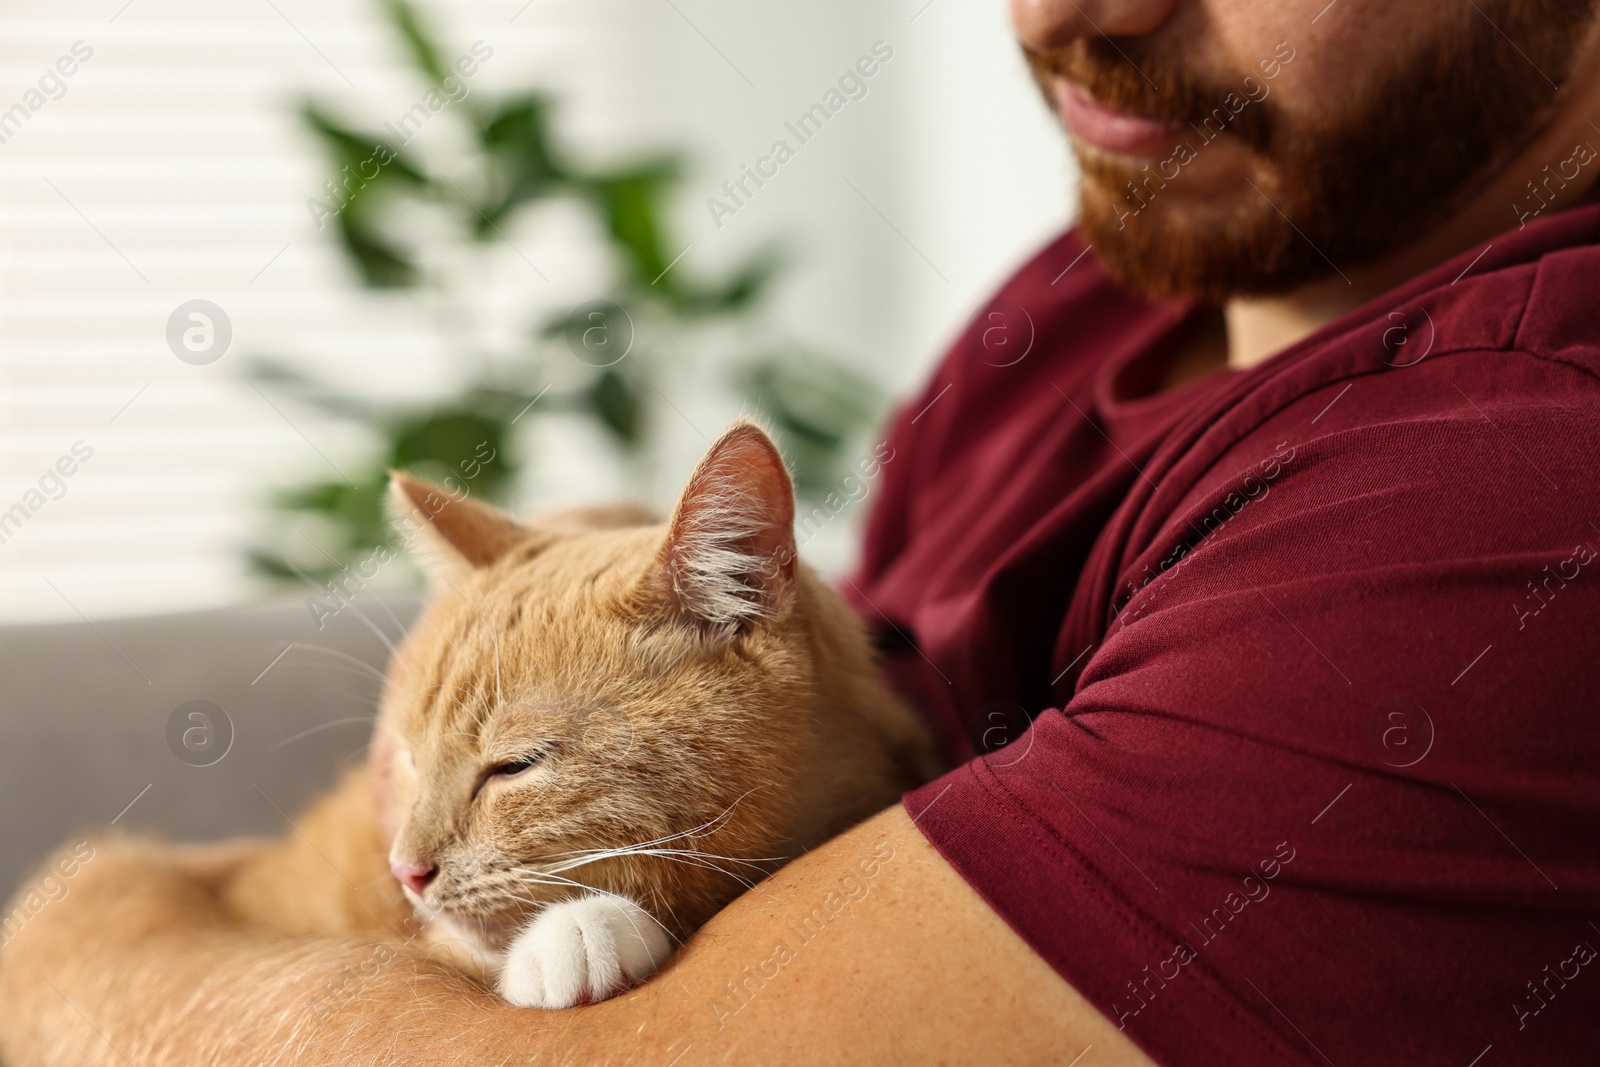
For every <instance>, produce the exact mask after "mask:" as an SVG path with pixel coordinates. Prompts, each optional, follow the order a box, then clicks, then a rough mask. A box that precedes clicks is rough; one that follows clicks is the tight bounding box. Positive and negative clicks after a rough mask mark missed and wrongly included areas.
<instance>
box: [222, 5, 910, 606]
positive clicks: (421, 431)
mask: <svg viewBox="0 0 1600 1067" xmlns="http://www.w3.org/2000/svg"><path fill="white" fill-rule="evenodd" d="M379 3H380V6H381V8H382V10H383V13H384V16H385V18H386V20H387V22H388V24H389V25H390V27H391V28H392V29H393V31H394V32H395V33H396V35H397V37H398V39H399V41H400V42H401V43H402V44H403V46H404V53H405V55H406V56H407V57H408V59H409V62H410V64H411V66H412V67H413V68H414V69H415V71H416V73H417V74H418V75H419V76H420V78H421V79H422V80H423V81H424V82H425V83H426V85H427V86H428V94H429V95H427V96H425V97H424V98H423V101H422V102H421V103H419V104H418V105H416V106H414V107H413V108H412V109H411V112H408V113H407V114H415V115H417V120H416V121H417V122H418V123H419V124H420V122H421V121H424V120H426V121H444V122H448V123H451V124H454V125H455V126H456V127H457V132H458V133H459V135H461V136H463V137H464V138H465V139H466V141H467V143H468V144H470V145H471V146H472V150H471V151H470V152H468V153H467V154H466V155H465V156H464V157H462V158H460V159H458V160H455V161H453V162H452V165H451V167H450V168H449V171H448V172H447V171H446V170H445V169H444V168H442V167H440V166H438V165H436V164H433V163H430V161H429V160H428V159H427V158H426V157H425V156H424V155H423V154H422V153H420V152H418V151H416V150H415V149H414V148H413V147H411V146H410V145H409V143H408V142H409V140H410V137H411V136H412V135H413V134H414V132H415V131H414V130H413V129H412V128H410V127H409V126H408V125H407V124H406V123H405V122H404V121H403V120H402V122H401V123H400V125H399V126H397V125H396V124H395V123H392V122H391V123H388V124H385V125H384V126H383V128H382V129H380V130H377V131H374V130H372V129H366V128H357V127H355V126H352V125H350V124H348V123H347V122H345V121H343V120H342V119H341V118H339V117H338V116H337V113H336V112H335V111H334V110H333V108H332V107H330V106H329V105H328V104H326V103H325V102H322V101H316V100H312V101H308V102H306V103H304V104H303V105H302V107H301V111H300V118H301V120H302V121H303V123H304V126H305V128H306V129H307V130H308V131H309V132H310V134H311V135H312V136H313V137H314V138H315V139H316V140H317V141H318V142H319V143H320V144H321V146H322V148H323V150H324V151H325V153H326V155H327V157H328V159H329V163H330V169H331V174H330V177H329V178H328V180H327V181H326V182H325V183H324V184H323V187H322V189H321V191H320V193H321V195H319V196H317V197H313V198H311V200H309V201H308V207H309V208H310V210H311V213H312V216H313V218H314V219H315V220H316V221H317V222H318V225H319V226H323V227H326V228H328V229H331V231H332V233H333V235H334V237H335V238H336V239H337V241H338V245H339V247H340V249H341V250H342V252H343V255H344V257H345V258H346V259H347V260H348V262H349V263H350V265H351V267H352V268H353V271H354V274H355V276H356V277H357V278H358V279H359V281H360V283H361V285H363V286H364V287H366V288H368V289H371V290H390V291H393V290H403V291H404V290H409V291H414V292H416V293H417V294H418V295H419V298H426V299H429V300H431V301H433V302H434V303H436V304H438V305H440V306H448V305H449V304H450V303H451V301H453V300H458V299H460V298H461V297H462V293H461V289H462V286H461V284H460V278H459V277H458V274H459V273H460V269H461V268H460V264H461V258H460V257H458V258H457V259H456V260H454V261H452V263H451V264H449V265H446V266H440V265H438V264H434V263H430V262H428V259H427V256H426V254H425V251H424V250H423V249H422V248H420V247H419V245H418V244H417V243H415V242H414V241H412V240H411V239H409V237H408V234H409V233H410V232H412V231H414V230H415V229H416V221H417V219H418V218H419V217H422V218H425V219H427V220H428V223H429V226H430V228H431V230H432V232H434V233H445V234H448V235H449V237H450V238H451V239H452V240H454V241H455V242H456V245H457V247H459V248H461V249H463V250H464V252H463V255H464V256H465V257H466V259H467V260H469V261H470V260H471V259H472V258H473V257H477V258H478V259H479V260H480V261H481V260H484V259H486V258H487V257H488V256H489V255H490V253H491V251H492V250H494V249H495V246H496V245H497V244H498V243H499V242H505V243H506V244H508V245H509V244H510V238H509V237H508V236H507V230H508V228H509V227H510V226H511V225H512V222H513V220H515V219H516V218H517V217H518V215H519V214H520V213H522V212H524V211H528V210H531V209H533V208H536V207H538V206H539V205H543V204H549V203H551V202H554V201H557V200H564V201H567V202H569V203H573V204H577V205H579V206H580V207H581V209H582V210H583V211H585V212H587V213H589V214H590V215H591V217H592V218H593V219H594V221H595V222H596V224H597V225H596V226H595V227H594V229H595V230H596V232H598V233H600V234H602V235H603V237H602V238H601V239H602V240H603V241H604V243H605V245H606V252H607V254H608V256H609V257H610V259H611V260H612V262H613V263H614V265H615V269H614V271H613V272H612V273H613V278H614V281H613V283H612V285H611V287H610V289H609V291H607V292H605V293H604V294H602V295H601V296H599V297H597V298H596V299H593V300H590V301H587V302H585V303H582V304H579V305H577V306H574V307H570V308H566V309H564V310H562V311H560V312H558V313H556V314H553V315H551V314H547V315H545V316H544V317H543V318H541V319H539V320H537V321H531V322H528V323H527V324H526V325H525V328H524V329H523V330H522V331H521V335H520V340H519V342H518V343H517V344H516V345H515V346H514V347H513V350H511V351H503V352H498V353H496V354H495V357H496V358H494V359H491V360H486V361H484V366H483V367H482V368H481V370H479V371H476V372H475V373H474V375H473V376H472V380H471V381H470V382H469V383H468V384H466V385H465V386H464V387H462V388H461V389H459V390H457V391H455V392H453V393H451V394H449V395H446V396H441V397H438V398H436V399H433V400H431V401H430V402H428V403H421V404H418V403H393V402H380V401H377V400H374V399H372V398H370V397H364V396H361V395H357V394H354V393H352V392H351V391H349V390H343V389H340V388H338V387H336V386H333V385H331V384H329V383H327V382H324V381H321V380H319V379H317V378H315V377H312V376H308V375H306V374H304V373H302V372H299V371H297V370H295V369H293V368H292V367H291V366H290V365H289V364H288V363H287V362H286V361H283V360H280V359H271V358H264V357H262V358H257V359H255V360H254V361H253V362H252V365H251V371H250V373H251V375H252V378H253V379H254V383H255V384H256V385H257V387H258V388H264V389H266V390H269V391H272V392H274V393H277V394H279V395H284V396H287V397H288V398H289V399H290V400H291V401H292V402H295V403H299V404H303V405H309V406H310V407H313V408H315V409H317V410H319V411H321V412H322V413H323V414H325V415H327V416H331V417H334V418H337V419H340V420H345V421H348V422H350V423H353V424H356V425H358V426H360V427H361V428H363V429H364V431H365V436H366V438H367V439H368V440H369V441H370V442H371V447H370V449H369V451H368V454H367V455H366V456H364V457H363V458H362V459H361V461H360V464H359V466H356V467H351V466H348V465H347V466H345V467H343V468H341V473H340V476H338V477H331V478H326V479H319V480H314V481H310V482H307V483H305V484H301V485H298V486H295V487H292V488H290V489H288V490H285V491H283V492H281V493H279V494H278V495H277V496H276V498H275V499H274V501H273V503H274V507H275V510H276V512H277V513H278V515H279V517H280V519H281V520H282V521H280V522H279V523H278V524H277V525H276V526H275V527H274V528H273V530H272V538H273V539H272V540H271V541H270V543H266V544H261V545H257V546H255V547H252V548H251V549H249V559H250V563H251V565H252V568H253V569H254V570H255V571H256V572H257V573H259V574H263V575H266V576H269V577H272V578H274V579H281V580H289V581H300V580H311V581H313V582H317V583H329V582H332V581H334V580H336V579H338V578H339V577H340V576H341V575H343V574H348V572H349V571H350V569H351V568H352V567H353V566H356V565H357V564H358V563H361V564H364V563H368V562H370V560H371V558H372V555H373V552H374V551H375V550H377V549H380V548H381V547H382V546H386V545H391V544H392V539H393V533H392V531H391V530H390V528H389V526H388V524H387V522H386V521H385V515H384V508H383V494H384V489H385V485H386V483H387V476H386V472H387V471H388V470H389V469H391V468H405V469H408V470H412V471H415V472H417V473H419V474H421V475H423V476H426V477H431V478H433V479H435V480H438V481H441V482H444V483H445V484H447V485H450V484H462V483H466V482H470V486H465V485H463V491H470V492H472V493H477V494H481V495H483V496H484V497H486V498H488V499H490V500H502V501H503V500H504V499H505V498H506V497H507V496H508V495H509V493H510V492H511V491H512V490H513V489H514V488H515V486H516V485H517V483H518V480H519V477H520V475H522V474H523V472H524V471H525V470H526V469H527V468H528V467H529V466H530V465H531V464H534V463H536V462H538V461H539V460H540V459H541V457H538V456H530V455H528V454H527V451H528V449H527V446H526V434H525V433H523V432H522V431H524V430H525V429H526V428H527V426H526V424H524V423H522V420H523V419H524V418H527V419H528V420H529V421H530V422H531V421H532V420H535V419H539V418H545V417H548V416H549V415H551V414H552V413H556V412H563V413H567V414H569V415H570V414H577V415H579V416H580V417H582V418H584V419H587V420H590V421H592V422H593V423H594V424H595V425H597V426H598V427H600V428H602V430H603V433H604V436H605V438H606V439H607V440H609V441H610V442H611V443H612V445H613V446H614V448H615V449H616V451H617V453H618V454H619V455H620V456H621V457H622V458H623V460H624V462H626V463H634V464H643V463H645V462H647V461H648V459H649V456H650V453H651V448H652V444H653V442H654V439H655V438H654V433H653V430H654V428H655V427H656V425H657V420H658V417H659V414H660V412H659V409H660V408H661V407H662V405H663V402H664V401H665V396H664V394H662V393H661V392H660V390H659V388H657V387H656V386H655V377H656V376H657V375H659V374H661V373H663V371H664V369H665V368H666V367H668V366H669V365H670V364H671V362H672V360H673V358H674V357H673V352H674V350H675V349H681V348H682V347H683V346H684V345H685V344H688V343H691V342H690V339H691V338H692V337H693V336H694V335H695V332H696V331H703V330H706V329H724V331H725V332H726V331H728V330H731V331H733V332H735V333H737V334H738V335H740V336H741V337H745V338H748V339H749V340H748V344H749V351H748V352H747V353H745V354H742V355H741V356H740V357H738V358H737V359H734V360H731V361H726V362H725V364H724V365H723V366H721V367H719V368H718V372H719V373H720V375H721V376H722V378H723V380H724V384H725V385H728V386H731V387H733V388H735V389H737V390H738V391H740V392H742V393H743V394H744V395H745V396H746V397H747V398H748V402H749V406H750V407H752V408H753V409H754V410H757V411H759V412H760V413H761V414H762V415H763V416H764V417H765V418H766V419H767V421H768V422H769V423H771V425H772V426H773V428H774V429H775V430H776V432H777V433H778V435H779V437H780V439H781V441H782V442H783V445H784V448H785V451H786V453H787V454H788V456H789V459H790V461H791V463H792V464H793V466H794V468H795V476H796V487H797V490H798V492H799V494H800V496H801V498H802V500H805V499H808V498H820V497H821V496H822V495H823V494H824V493H826V492H827V490H828V489H829V488H830V486H831V485H832V483H833V481H834V479H835V478H836V476H837V473H838V471H839V470H840V469H841V467H842V466H843V464H844V460H845V456H846V454H847V452H848V451H849V449H850V448H851V446H852V444H853V443H854V442H855V441H856V440H857V438H858V437H859V435H860V434H861V433H862V431H863V430H865V428H867V427H868V426H870V425H871V423H872V422H873V421H874V420H875V419H876V418H877V416H878V414H879V412H880V410H881V407H882V397H881V396H880V395H879V393H878V391H877V389H876V388H875V387H874V386H873V385H872V383H871V382H869V381H868V380H866V379H864V378H863V377H861V376H860V375H858V374H855V373H854V372H852V371H850V370H849V369H847V368H846V367H844V366H843V365H842V364H841V363H839V362H838V361H836V360H833V359H830V358H827V357H825V356H822V355H819V354H816V353H813V352H809V351H807V350H806V349H804V347H803V346H801V345H799V344H797V343H796V342H794V341H793V340H792V339H789V338H787V337H783V336H781V335H775V334H774V332H773V331H771V330H770V329H767V328H765V326H764V324H763V317H762V314H761V312H762V310H763V305H764V304H765V302H766V300H767V298H768V295H769V293H770V292H771V290H772V287H773V283H774V281H775V279H777V278H778V277H779V275H780V274H781V272H782V270H783V267H784V263H783V260H782V257H781V256H779V255H778V254H777V253H776V252H774V251H771V250H768V251H765V252H761V253H759V254H756V255H754V256H752V257H750V258H748V259H747V260H746V261H744V262H743V263H741V264H738V265H737V266H736V267H735V268H734V269H732V270H731V271H730V272H729V273H727V275H726V276H724V277H721V278H716V279H705V278H701V277H698V276H697V275H696V274H695V273H694V272H693V271H692V270H691V269H690V268H689V267H688V266H686V265H685V264H683V263H681V262H679V261H678V258H681V254H680V253H678V252H677V251H676V250H677V249H679V248H681V247H683V245H682V243H681V242H679V241H678V240H676V239H674V238H673V237H672V235H671V234H670V232H669V227H668V223H667V216H666V208H667V206H668V205H669V204H670V203H671V201H672V198H673V196H674V193H675V191H676V186H677V183H678V180H679V176H680V173H681V164H680V162H679V160H678V159H677V158H676V157H674V156H666V157H654V158H646V159H641V160H637V161H632V162H628V163H625V164H623V165H620V166H613V167H601V168H594V167H586V166H583V165H581V164H579V163H577V162H574V161H573V160H572V159H570V158H568V156H567V155H566V154H565V153H564V152H563V151H562V150H561V149H560V148H559V146H558V145H557V144H556V142H555V141H554V139H553V137H552V116H553V114H554V112H555V109H556V101H555V100H554V99H553V97H552V96H551V95H550V94H548V93H545V92H540V91H536V90H530V91H525V92H518V93H512V94H509V95H502V96H500V97H498V98H487V97H486V94H485V93H482V92H468V91H466V89H465V86H464V79H466V78H467V77H469V76H470V75H469V71H471V70H472V68H473V66H474V56H477V57H479V58H482V53H483V51H484V50H485V49H484V46H482V42H479V44H478V45H475V46H474V49H473V50H472V51H469V52H466V53H463V55H462V57H461V58H459V59H457V60H456V61H454V62H447V61H446V59H445V53H444V51H443V50H442V49H441V48H440V46H439V45H438V43H437V42H436V39H435V38H434V36H433V35H432V33H431V32H430V31H429V30H428V29H427V28H426V27H425V25H424V23H423V21H422V19H421V18H420V17H419V15H418V13H417V11H416V10H415V9H414V8H413V7H412V6H411V5H410V4H409V3H407V2H406V0H379ZM435 115H437V116H438V118H437V119H435V118H434V117H433V116H435ZM518 255H519V256H520V255H521V252H520V250H519V251H518ZM675 256H677V257H678V258H674V257H675ZM523 258H524V259H526V258H527V257H525V256H524V257H523ZM529 265H530V266H531V265H532V264H531V261H530V262H529ZM534 269H535V270H537V268H534ZM464 318H465V316H462V315H460V314H457V315H454V316H452V315H449V314H446V315H443V316H441V322H443V323H444V324H445V325H444V326H443V327H441V328H442V329H443V330H444V332H445V333H446V334H447V335H450V334H452V333H454V334H455V335H456V336H451V337H447V342H448V343H449V344H450V345H451V346H453V347H455V348H459V349H460V350H461V351H462V352H463V357H464V358H466V356H467V353H468V351H469V350H470V349H472V347H473V344H474V342H473V340H472V338H470V337H469V336H468V334H469V332H470V331H468V330H466V329H464V328H459V327H453V326H451V325H450V323H452V322H455V323H458V324H459V323H460V322H461V321H462V320H463V319H464ZM558 362H559V366H557V365H556V364H557V363H558ZM306 518H312V519H314V520H315V526H316V528H317V530H318V531H319V534H318V537H317V539H316V541H315V542H314V543H313V542H311V541H310V539H309V538H307V537H304V536H295V535H294V533H293V531H294V530H295V529H296V528H297V527H298V525H299V522H300V521H301V520H304V519H306Z"/></svg>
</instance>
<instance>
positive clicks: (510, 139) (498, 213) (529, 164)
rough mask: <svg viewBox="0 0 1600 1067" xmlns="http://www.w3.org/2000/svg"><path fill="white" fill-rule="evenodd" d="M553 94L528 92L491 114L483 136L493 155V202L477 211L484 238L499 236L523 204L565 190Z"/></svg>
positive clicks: (478, 233) (485, 121) (487, 152)
mask: <svg viewBox="0 0 1600 1067" xmlns="http://www.w3.org/2000/svg"><path fill="white" fill-rule="evenodd" d="M550 108H551V101H550V98H549V97H547V96H546V95H545V94H543V93H524V94H522V95H519V96H514V97H511V98H510V99H508V100H504V101H501V102H500V103H499V104H497V105H494V106H493V108H492V110H489V111H488V112H486V113H485V115H484V118H483V120H482V125H481V127H480V131H479V140H480V142H481V143H482V145H483V150H484V155H485V156H486V157H487V160H488V170H489V173H488V175H487V177H488V185H489V187H490V189H491V193H490V196H489V198H488V202H487V203H485V204H482V205H479V206H480V207H481V208H482V214H477V213H474V218H473V220H472V222H473V227H474V233H475V235H476V236H477V237H478V239H479V240H488V239H490V238H491V237H497V236H499V234H498V231H497V230H496V229H495V227H496V226H497V225H498V224H499V223H500V222H501V221H502V220H504V219H505V218H506V217H507V216H508V215H510V214H511V213H512V212H514V211H515V210H516V209H517V208H519V207H521V206H522V205H523V204H526V203H528V202H529V201H531V200H536V199H538V198H540V197H544V196H549V195H552V194H554V193H556V192H558V191H560V190H561V189H562V187H563V183H564V182H565V181H566V178H567V174H566V170H565V168H564V167H563V166H562V165H561V163H560V162H559V161H558V159H557V157H556V153H555V151H554V149H553V148H552V147H551V144H550V127H549V111H550Z"/></svg>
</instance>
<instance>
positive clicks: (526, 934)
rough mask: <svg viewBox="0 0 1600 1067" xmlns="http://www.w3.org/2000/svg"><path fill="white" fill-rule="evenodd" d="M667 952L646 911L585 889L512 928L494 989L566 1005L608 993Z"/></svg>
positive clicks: (525, 1000) (535, 1002)
mask: <svg viewBox="0 0 1600 1067" xmlns="http://www.w3.org/2000/svg"><path fill="white" fill-rule="evenodd" d="M670 955H672V941H671V939H670V938H669V937H668V936H667V932H666V930H664V929H663V928H662V926H661V924H660V923H659V922H657V921H656V919H655V918H654V916H652V915H651V914H650V913H649V912H647V911H645V910H644V909H643V908H641V907H640V906H639V905H637V904H635V903H634V902H633V901H631V900H629V899H627V898H626V897H619V896H614V895H611V894H606V893H593V894H590V895H589V896H583V897H578V898H577V899H576V900H565V901H562V902H561V903H559V904H551V905H550V906H549V907H547V908H545V909H544V910H543V911H541V912H539V914H538V915H536V916H534V918H533V921H532V922H530V923H528V925H527V926H526V927H525V928H524V929H523V931H522V932H521V933H520V934H518V935H517V937H516V940H514V941H512V942H511V947H510V948H509V949H508V950H507V951H506V959H505V964H504V966H503V967H502V968H501V971H500V995H501V996H502V997H504V998H505V999H506V1000H508V1001H510V1002H511V1003H512V1004H515V1005H517V1006H519V1007H524V1008H570V1007H572V1006H573V1005H574V1004H586V1003H590V1002H593V1001H597V1000H605V999H606V998H607V997H612V996H616V995H617V994H618V993H620V992H622V991H623V990H624V989H627V988H629V987H630V986H632V985H634V984H636V983H637V982H640V981H642V980H643V979H645V978H646V977H648V976H649V975H650V974H651V973H653V972H654V971H655V969H656V968H657V967H659V966H661V964H662V963H664V962H665V961H666V959H667V957H668V956H670Z"/></svg>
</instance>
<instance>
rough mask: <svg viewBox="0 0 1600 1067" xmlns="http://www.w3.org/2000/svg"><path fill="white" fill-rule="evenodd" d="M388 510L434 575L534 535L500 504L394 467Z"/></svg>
mask: <svg viewBox="0 0 1600 1067" xmlns="http://www.w3.org/2000/svg"><path fill="white" fill-rule="evenodd" d="M389 511H390V514H391V516H392V517H393V518H394V521H395V522H396V524H397V525H399V526H400V528H401V532H402V535H403V536H404V537H405V539H406V541H407V543H408V547H409V549H410V552H411V557H412V559H413V560H414V561H415V562H416V564H417V566H419V567H421V568H422V569H423V571H424V572H426V573H427V574H428V576H429V577H430V578H433V579H444V580H447V581H448V580H449V579H450V578H451V577H452V576H453V575H454V574H456V573H460V572H463V571H467V570H471V569H473V568H475V567H487V566H488V565H489V564H491V563H493V562H495V561H496V560H498V559H499V558H500V557H502V556H504V555H505V554H506V553H507V552H509V551H510V550H511V549H513V548H515V547H516V546H518V545H520V544H522V543H523V542H525V541H527V540H528V538H529V536H530V535H531V531H529V530H528V528H527V527H525V526H523V525H522V524H520V523H518V522H517V521H516V520H515V519H513V518H512V517H511V516H509V515H507V514H506V513H505V512H503V511H501V510H499V509H498V508H494V507H491V506H489V505H488V504H483V503H479V502H478V501H476V500H473V499H472V498H471V497H466V496H463V497H457V496H455V495H454V494H452V493H451V492H450V491H449V490H447V489H444V488H441V487H440V486H437V485H433V484H432V483H430V482H425V481H422V480H421V479H420V478H413V477H412V476H411V475H409V474H406V473H405V472H404V471H390V472H389Z"/></svg>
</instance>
